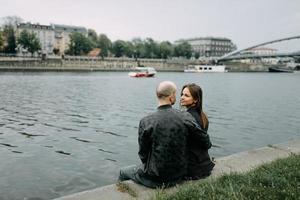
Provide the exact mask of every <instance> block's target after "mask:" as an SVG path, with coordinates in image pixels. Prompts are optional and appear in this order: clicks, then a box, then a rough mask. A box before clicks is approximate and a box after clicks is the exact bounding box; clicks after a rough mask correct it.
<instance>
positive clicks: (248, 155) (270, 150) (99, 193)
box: [55, 139, 300, 200]
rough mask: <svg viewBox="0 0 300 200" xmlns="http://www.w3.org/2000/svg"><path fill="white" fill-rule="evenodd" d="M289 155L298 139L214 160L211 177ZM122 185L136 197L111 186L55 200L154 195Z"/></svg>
mask: <svg viewBox="0 0 300 200" xmlns="http://www.w3.org/2000/svg"><path fill="white" fill-rule="evenodd" d="M291 154H300V139H298V140H292V141H288V142H285V143H280V144H275V145H268V146H267V147H263V148H259V149H254V150H250V151H246V152H241V153H237V154H233V155H230V156H226V157H222V158H219V159H216V166H215V168H214V170H213V173H212V177H218V176H221V175H223V174H226V173H230V172H247V171H249V170H251V169H253V168H255V167H257V166H259V165H262V164H264V163H268V162H271V161H274V160H276V159H278V158H285V157H288V156H289V155H291ZM123 183H125V184H126V186H128V187H129V188H130V190H132V191H134V193H136V195H137V197H133V196H131V195H129V194H128V193H126V192H120V191H119V190H118V187H117V186H116V185H115V184H113V185H107V186H104V187H100V188H96V189H93V190H88V191H84V192H80V193H76V194H72V195H69V196H65V197H60V198H58V199H55V200H99V199H101V200H106V199H107V200H130V199H141V200H148V199H150V198H151V197H152V196H153V194H154V193H155V190H153V189H149V188H146V187H143V186H141V185H137V184H135V183H133V182H132V181H125V182H123ZM168 190H169V192H172V191H173V190H176V187H173V188H170V189H168Z"/></svg>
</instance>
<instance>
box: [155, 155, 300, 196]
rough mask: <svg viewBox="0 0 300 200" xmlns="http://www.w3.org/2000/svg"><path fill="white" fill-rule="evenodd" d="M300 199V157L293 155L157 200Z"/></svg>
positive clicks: (195, 184) (160, 193)
mask: <svg viewBox="0 0 300 200" xmlns="http://www.w3.org/2000/svg"><path fill="white" fill-rule="evenodd" d="M299 197H300V155H292V156H290V157H288V158H285V159H279V160H277V161H274V162H272V163H269V164H265V165H262V166H261V167H259V168H257V169H255V170H252V171H250V172H248V173H244V174H236V173H234V174H229V175H224V176H222V177H219V178H216V179H213V178H208V179H205V180H200V181H196V182H193V183H188V184H184V185H182V186H180V187H178V189H177V190H176V192H175V193H172V194H168V193H167V192H166V191H161V190H158V191H157V192H156V195H155V197H154V199H155V200H171V199H172V200H194V199H195V200H196V199H197V200H198V199H205V200H215V199H216V200H217V199H218V200H219V199H236V200H248V199H249V200H250V199H251V200H252V199H262V200H273V199H289V200H290V199H291V200H296V199H297V200H299Z"/></svg>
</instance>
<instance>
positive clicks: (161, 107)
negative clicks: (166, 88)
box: [157, 104, 172, 110]
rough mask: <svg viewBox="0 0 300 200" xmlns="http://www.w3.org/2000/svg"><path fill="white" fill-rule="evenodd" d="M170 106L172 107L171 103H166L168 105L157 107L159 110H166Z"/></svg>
mask: <svg viewBox="0 0 300 200" xmlns="http://www.w3.org/2000/svg"><path fill="white" fill-rule="evenodd" d="M169 108H172V106H171V105H170V104H166V105H162V106H159V107H158V108H157V109H158V110H165V109H169Z"/></svg>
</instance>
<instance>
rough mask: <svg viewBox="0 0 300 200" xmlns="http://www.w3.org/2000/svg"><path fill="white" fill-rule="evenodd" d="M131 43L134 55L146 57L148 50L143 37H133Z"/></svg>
mask: <svg viewBox="0 0 300 200" xmlns="http://www.w3.org/2000/svg"><path fill="white" fill-rule="evenodd" d="M131 43H132V44H133V48H134V50H133V56H134V57H135V58H136V59H137V58H144V57H146V50H145V45H144V42H143V41H142V39H141V38H134V39H132V41H131Z"/></svg>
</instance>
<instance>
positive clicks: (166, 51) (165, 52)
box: [159, 41, 174, 59]
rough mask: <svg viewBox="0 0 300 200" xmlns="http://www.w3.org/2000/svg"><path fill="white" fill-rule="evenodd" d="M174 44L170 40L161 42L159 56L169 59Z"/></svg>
mask: <svg viewBox="0 0 300 200" xmlns="http://www.w3.org/2000/svg"><path fill="white" fill-rule="evenodd" d="M173 51H174V49H173V45H172V44H171V43H170V42H169V41H164V42H161V43H160V44H159V58H163V59H167V58H168V57H171V56H172V55H173Z"/></svg>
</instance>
